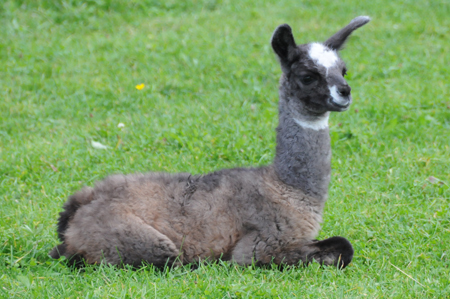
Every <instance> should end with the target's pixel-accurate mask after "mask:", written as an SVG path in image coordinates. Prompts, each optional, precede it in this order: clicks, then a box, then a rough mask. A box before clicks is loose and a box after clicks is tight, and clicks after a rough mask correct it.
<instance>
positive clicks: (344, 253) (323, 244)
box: [313, 237, 354, 269]
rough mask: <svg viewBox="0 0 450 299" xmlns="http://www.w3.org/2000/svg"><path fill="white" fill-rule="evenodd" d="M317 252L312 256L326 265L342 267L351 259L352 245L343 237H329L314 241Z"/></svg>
mask: <svg viewBox="0 0 450 299" xmlns="http://www.w3.org/2000/svg"><path fill="white" fill-rule="evenodd" d="M314 245H315V246H316V247H317V248H318V252H317V253H315V254H314V255H313V258H314V259H315V260H316V261H317V262H319V263H321V264H323V265H326V266H336V267H338V268H339V269H344V268H345V267H347V265H348V264H350V262H351V261H352V259H353V253H354V250H353V246H352V244H351V243H350V242H349V241H348V240H347V239H346V238H343V237H331V238H328V239H325V240H322V241H318V242H314Z"/></svg>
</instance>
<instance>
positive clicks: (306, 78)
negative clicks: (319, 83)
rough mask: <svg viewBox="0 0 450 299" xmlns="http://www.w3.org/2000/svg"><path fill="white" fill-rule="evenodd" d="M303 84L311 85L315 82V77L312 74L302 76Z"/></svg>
mask: <svg viewBox="0 0 450 299" xmlns="http://www.w3.org/2000/svg"><path fill="white" fill-rule="evenodd" d="M300 80H301V81H302V83H303V84H305V85H309V84H311V83H313V82H314V80H315V78H314V77H313V76H311V75H306V76H303V77H301V78H300Z"/></svg>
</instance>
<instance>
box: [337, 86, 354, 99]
mask: <svg viewBox="0 0 450 299" xmlns="http://www.w3.org/2000/svg"><path fill="white" fill-rule="evenodd" d="M351 90H352V88H351V87H350V86H349V85H348V84H345V85H341V86H339V88H338V90H337V92H338V94H339V95H340V96H343V97H347V96H348V95H349V94H350V91H351Z"/></svg>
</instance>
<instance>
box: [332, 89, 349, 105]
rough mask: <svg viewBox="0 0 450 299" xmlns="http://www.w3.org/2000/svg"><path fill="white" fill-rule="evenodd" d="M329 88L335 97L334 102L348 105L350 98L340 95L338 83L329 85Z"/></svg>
mask: <svg viewBox="0 0 450 299" xmlns="http://www.w3.org/2000/svg"><path fill="white" fill-rule="evenodd" d="M328 89H329V90H330V95H331V97H332V98H333V102H335V103H337V104H339V105H346V104H348V99H346V98H344V97H343V96H341V95H339V93H338V90H337V87H336V85H333V86H331V87H329V86H328Z"/></svg>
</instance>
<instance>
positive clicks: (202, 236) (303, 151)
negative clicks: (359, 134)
mask: <svg viewBox="0 0 450 299" xmlns="http://www.w3.org/2000/svg"><path fill="white" fill-rule="evenodd" d="M369 21H370V18H369V17H365V16H360V17H357V18H355V19H353V20H352V21H351V22H350V23H349V24H348V25H347V26H345V27H344V28H342V29H341V30H340V31H338V32H337V33H336V34H334V35H333V36H331V37H330V38H329V39H328V40H326V41H325V42H324V43H310V44H303V45H297V44H296V43H295V41H294V37H293V35H292V30H291V27H289V25H287V24H284V25H281V26H279V27H278V28H277V29H276V30H275V32H274V33H273V36H272V39H271V44H272V48H273V50H274V52H275V54H276V55H277V57H278V60H279V63H280V65H281V70H282V75H281V79H280V83H279V97H280V100H279V125H278V128H277V138H276V140H277V146H276V154H275V159H274V162H273V163H272V164H271V165H268V166H263V167H259V168H234V169H222V170H218V171H216V172H212V173H209V174H205V175H192V174H189V173H178V174H167V173H154V172H153V173H146V174H129V175H113V176H110V177H107V178H106V179H104V180H103V181H100V182H98V183H97V184H96V185H95V186H94V187H93V188H90V187H84V188H83V189H82V190H80V191H78V192H77V193H75V194H74V195H72V196H70V197H69V199H68V201H67V202H66V203H65V205H64V211H63V212H61V213H60V217H59V220H58V229H57V232H58V237H59V239H60V240H61V242H62V244H60V245H58V246H56V247H54V248H53V250H52V251H51V252H50V253H49V254H50V256H51V257H52V258H59V257H61V256H65V257H67V258H68V259H69V260H71V261H72V262H74V263H76V262H80V261H84V263H87V264H96V263H101V262H106V263H109V264H113V265H131V266H135V267H139V266H141V265H142V263H143V262H145V263H149V264H153V265H155V266H156V267H163V266H165V265H184V264H189V263H196V262H198V261H200V260H217V259H221V260H225V261H234V262H236V263H238V264H240V265H248V264H251V263H255V264H258V265H264V264H270V263H275V264H280V265H281V264H283V265H297V264H299V263H303V264H308V263H310V262H312V261H316V262H318V263H320V264H323V265H334V266H336V267H339V268H344V267H346V266H347V265H348V264H349V263H350V262H351V260H352V258H353V247H352V245H351V243H350V242H349V241H348V240H347V239H345V238H343V237H331V238H328V239H325V240H321V241H318V240H315V237H316V236H317V234H318V231H319V228H320V223H321V221H322V210H323V207H324V204H325V201H326V200H327V196H328V185H329V182H330V173H331V167H330V161H331V146H330V136H329V129H328V117H329V114H330V112H331V111H337V112H339V111H344V110H347V109H348V107H349V105H350V103H351V101H352V98H351V95H350V90H351V88H350V86H349V85H348V84H347V82H346V80H345V79H344V76H345V73H346V68H345V64H344V62H343V61H342V60H341V58H340V57H339V56H338V54H337V52H338V51H339V50H340V49H341V48H342V47H343V45H344V43H345V41H346V40H347V38H348V37H349V36H350V34H351V33H352V32H353V31H354V30H356V29H357V28H359V27H361V26H363V25H365V24H366V23H368V22H369Z"/></svg>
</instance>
